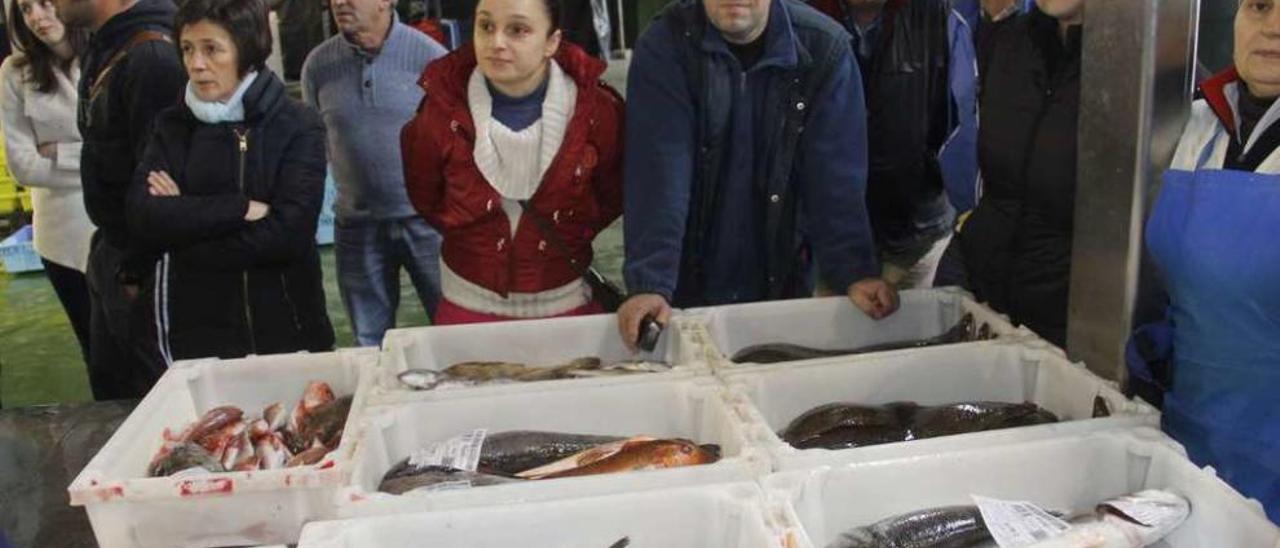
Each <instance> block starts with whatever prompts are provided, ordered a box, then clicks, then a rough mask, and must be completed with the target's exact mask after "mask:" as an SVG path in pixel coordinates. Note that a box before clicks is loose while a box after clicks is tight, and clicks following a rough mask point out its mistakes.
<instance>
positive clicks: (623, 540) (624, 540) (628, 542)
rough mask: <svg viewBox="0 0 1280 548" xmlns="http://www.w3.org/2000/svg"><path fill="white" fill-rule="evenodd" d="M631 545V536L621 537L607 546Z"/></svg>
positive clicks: (623, 547)
mask: <svg viewBox="0 0 1280 548" xmlns="http://www.w3.org/2000/svg"><path fill="white" fill-rule="evenodd" d="M628 546H631V537H622V538H620V539H618V542H615V543H613V544H610V545H609V548H627V547H628Z"/></svg>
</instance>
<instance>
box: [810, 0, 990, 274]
mask: <svg viewBox="0 0 1280 548" xmlns="http://www.w3.org/2000/svg"><path fill="white" fill-rule="evenodd" d="M810 2H811V5H813V6H814V7H815V8H817V9H818V10H819V11H821V12H823V13H826V14H827V15H829V16H831V17H833V18H834V19H836V20H837V21H839V22H841V23H842V24H843V25H844V26H845V28H846V29H847V30H848V31H849V33H850V35H852V37H853V51H854V53H855V54H856V55H857V56H858V68H859V69H860V70H861V72H862V83H863V88H864V89H865V92H864V93H865V96H866V102H867V135H868V137H869V139H868V142H869V145H870V154H871V163H870V168H869V172H868V175H867V209H868V211H869V212H870V213H871V228H872V230H874V231H875V238H876V249H877V251H878V253H879V255H880V261H881V263H882V265H883V269H884V271H883V275H884V278H885V280H887V281H889V282H890V283H892V284H894V285H896V286H898V288H899V289H910V288H918V287H931V286H932V285H933V281H934V274H935V272H936V271H937V268H938V264H939V261H940V260H941V258H942V254H943V252H944V251H945V250H946V248H947V244H948V243H949V242H950V241H951V232H952V228H953V227H954V222H955V217H956V211H957V210H958V211H968V210H969V209H972V207H973V196H974V195H975V194H976V190H975V188H976V179H977V173H976V158H975V157H976V153H975V148H976V147H975V146H974V136H975V135H976V128H977V121H976V116H977V109H976V108H975V106H974V96H975V93H976V82H975V79H974V72H975V71H976V62H975V60H974V53H973V47H972V38H971V37H970V35H969V29H968V27H967V26H966V25H965V23H964V21H963V19H962V18H961V17H960V15H959V14H958V13H956V12H954V11H953V10H952V9H951V3H950V2H947V1H946V0H913V1H908V0H810ZM957 137H962V138H957ZM949 191H950V192H949ZM949 193H950V194H951V196H950V197H949V196H948V194H949ZM949 198H950V199H949Z"/></svg>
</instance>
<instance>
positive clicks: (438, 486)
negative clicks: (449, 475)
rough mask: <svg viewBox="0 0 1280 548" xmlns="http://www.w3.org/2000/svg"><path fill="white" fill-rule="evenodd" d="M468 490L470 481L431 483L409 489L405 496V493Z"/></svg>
mask: <svg viewBox="0 0 1280 548" xmlns="http://www.w3.org/2000/svg"><path fill="white" fill-rule="evenodd" d="M470 488H471V481H470V480H460V481H442V482H440V483H433V484H431V485H423V486H422V487H418V488H416V489H410V490H409V491H406V494H407V493H435V492H439V491H459V490H462V489H470Z"/></svg>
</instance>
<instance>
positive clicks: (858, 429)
mask: <svg viewBox="0 0 1280 548" xmlns="http://www.w3.org/2000/svg"><path fill="white" fill-rule="evenodd" d="M912 409H913V407H910V406H908V405H907V404H889V405H857V404H852V403H829V404H826V405H820V406H818V407H815V408H813V409H810V410H809V411H806V412H804V413H803V414H801V415H800V416H799V417H796V418H795V419H794V420H792V421H791V424H789V425H787V427H786V428H785V429H784V430H783V431H782V432H781V433H780V434H779V436H780V437H781V438H782V439H783V441H786V442H787V443H789V444H791V445H793V446H795V447H798V448H801V449H808V448H811V447H827V444H829V443H830V444H836V445H842V446H843V447H859V446H862V445H873V444H874V443H869V441H870V440H881V439H885V440H896V441H902V439H901V438H903V437H905V436H906V422H907V421H906V419H905V418H904V417H903V415H904V414H905V413H909V412H910V411H911V410H912ZM832 436H836V437H838V438H839V440H833V439H825V440H824V437H825V438H830V437H832ZM860 437H866V438H867V439H868V442H867V443H862V442H858V441H857V440H858V439H859V438H860ZM841 442H844V443H841ZM880 443H884V442H880ZM830 448H834V447H830Z"/></svg>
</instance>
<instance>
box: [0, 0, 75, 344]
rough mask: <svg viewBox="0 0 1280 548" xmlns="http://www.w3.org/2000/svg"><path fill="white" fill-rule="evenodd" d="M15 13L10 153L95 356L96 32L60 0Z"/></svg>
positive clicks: (27, 4) (39, 244)
mask: <svg viewBox="0 0 1280 548" xmlns="http://www.w3.org/2000/svg"><path fill="white" fill-rule="evenodd" d="M8 15H9V35H10V36H11V37H12V40H13V46H14V53H13V55H11V56H9V57H8V58H7V59H5V61H4V64H3V65H0V80H3V82H4V85H3V88H4V89H3V91H2V92H0V116H2V117H0V124H3V128H4V142H5V154H6V155H7V156H8V163H9V170H10V171H11V172H12V173H13V175H14V177H15V178H16V179H17V180H18V184H20V185H22V186H24V187H28V188H30V189H31V205H32V207H33V209H34V210H35V226H34V227H33V230H34V232H35V234H34V235H35V242H34V243H35V248H36V252H37V253H39V254H40V260H41V262H43V263H44V271H45V274H46V275H47V276H48V277H49V281H50V283H52V284H53V289H54V291H55V292H56V293H57V294H58V300H59V301H61V302H62V307H63V309H64V310H66V313H67V317H68V318H69V319H70V320H71V328H72V329H73V330H74V331H75V334H76V339H78V340H79V342H80V350H81V351H82V352H83V353H84V354H85V356H86V357H87V356H88V353H89V287H88V285H87V283H86V282H85V276H84V272H85V268H86V266H87V264H88V262H89V240H90V238H92V236H93V223H92V222H90V221H89V214H88V213H86V212H85V209H84V195H83V193H82V192H81V189H80V141H81V140H80V131H79V130H78V129H77V128H76V98H77V95H76V86H77V84H78V82H79V80H80V63H79V59H80V55H81V54H82V53H83V52H84V50H85V48H86V46H87V45H88V43H89V35H88V31H86V30H84V29H73V28H70V27H67V26H65V25H63V24H62V21H60V20H59V19H58V14H57V10H56V9H55V8H54V4H53V1H52V0H13V1H12V2H11V3H10V4H9V14H8Z"/></svg>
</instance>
